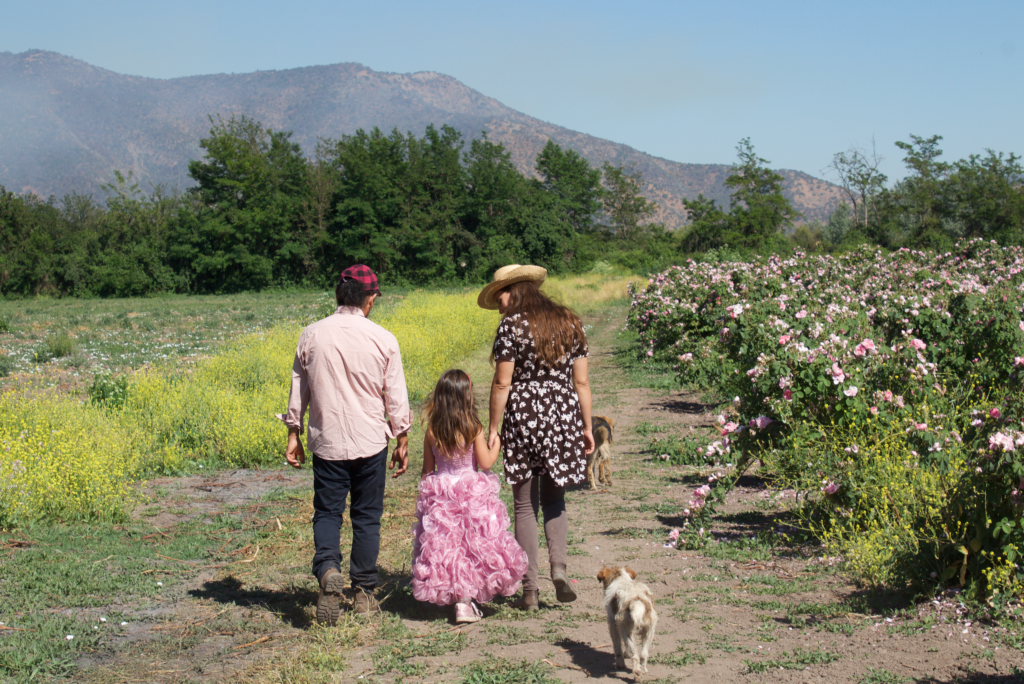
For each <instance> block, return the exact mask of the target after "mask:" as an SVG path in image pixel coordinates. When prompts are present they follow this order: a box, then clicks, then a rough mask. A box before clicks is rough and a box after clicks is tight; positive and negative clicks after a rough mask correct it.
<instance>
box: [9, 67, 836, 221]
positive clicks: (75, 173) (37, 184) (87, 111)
mask: <svg viewBox="0 0 1024 684" xmlns="http://www.w3.org/2000/svg"><path fill="white" fill-rule="evenodd" d="M217 114H220V115H222V116H224V117H227V116H230V115H232V114H244V115H246V116H249V117H251V118H254V119H257V120H259V121H261V122H263V123H264V124H265V125H267V126H269V127H271V128H273V129H275V130H290V131H293V132H294V136H293V139H294V140H295V141H296V142H298V143H299V144H301V145H302V148H303V149H304V150H306V152H307V153H309V152H311V151H312V150H313V149H314V147H315V145H316V141H317V139H318V138H339V137H341V136H342V135H344V134H350V133H353V132H355V131H356V130H357V129H359V128H364V129H367V130H369V129H370V128H372V127H374V126H377V127H379V128H381V129H382V130H384V131H385V132H388V131H390V130H391V129H393V128H398V129H399V130H400V131H402V132H408V131H411V132H413V133H415V134H417V135H422V133H423V131H424V129H425V128H426V126H427V125H428V124H431V123H433V124H435V125H436V126H438V127H440V126H441V125H443V124H448V125H450V126H452V127H454V128H456V129H458V130H459V131H460V132H461V133H462V134H463V136H464V137H465V138H467V139H468V138H470V137H474V136H479V135H480V133H481V132H482V131H487V134H488V136H489V137H490V139H491V140H494V141H498V142H501V143H503V144H504V145H505V147H506V148H507V149H508V150H509V151H510V152H511V154H512V158H513V160H514V161H515V163H516V165H517V166H518V167H519V168H520V169H521V170H522V171H524V172H526V173H532V171H533V165H534V159H535V158H536V156H537V154H538V153H539V152H540V150H541V148H543V146H544V145H545V144H546V142H547V141H548V139H551V140H554V141H555V142H556V143H558V144H559V145H561V146H563V147H568V148H572V149H574V150H576V151H577V152H579V153H580V154H582V155H583V156H584V157H586V158H587V159H588V160H589V161H590V162H591V164H593V165H600V164H601V163H602V162H604V161H610V162H611V163H613V164H624V165H629V164H632V165H635V167H636V168H637V169H639V170H640V171H641V172H642V173H643V177H644V179H645V180H646V181H647V182H648V183H649V188H648V192H647V194H648V196H649V197H650V198H651V199H653V200H654V201H656V202H657V203H658V204H659V205H660V206H661V208H662V210H661V213H660V215H659V216H658V217H657V218H658V219H659V220H661V221H664V222H665V223H666V224H667V225H669V226H675V225H678V224H679V223H681V222H682V221H683V220H684V218H685V211H684V209H683V205H682V201H683V199H686V198H692V197H696V196H697V194H698V193H703V194H704V195H705V196H708V197H714V198H716V199H717V200H719V202H721V203H724V204H727V203H728V198H729V193H728V192H727V190H726V188H725V186H724V184H723V183H724V181H725V178H726V177H727V176H728V175H729V166H728V165H724V164H683V163H678V162H673V161H669V160H667V159H661V158H659V157H654V156H651V155H649V154H645V153H643V152H639V151H637V150H634V149H633V148H631V147H629V146H627V145H620V144H618V143H613V142H611V141H608V140H603V139H601V138H596V137H594V136H591V135H587V134H585V133H578V132H576V131H572V130H569V129H567V128H562V127H561V126H556V125H554V124H550V123H547V122H544V121H541V120H539V119H535V118H533V117H531V116H527V115H526V114H523V113H521V112H517V111H515V110H514V109H511V108H509V107H506V106H505V105H503V104H501V103H500V102H498V101H497V100H495V99H493V98H490V97H487V96H485V95H483V94H481V93H479V92H477V91H475V90H473V89H471V88H468V87H467V86H465V85H463V84H462V83H460V82H459V81H457V80H455V79H454V78H451V77H450V76H445V75H443V74H437V73H433V72H420V73H415V74H392V73H384V72H378V71H373V70H372V69H369V68H367V67H365V66H362V65H360V64H331V65H326V66H313V67H304V68H301V69H288V70H284V71H258V72H255V73H251V74H230V75H229V74H214V75H209V76H189V77H186V78H173V79H166V80H163V79H154V78H142V77H139V76H126V75H123V74H117V73H114V72H112V71H107V70H106V69H101V68H98V67H94V66H92V65H89V64H86V63H85V62H82V61H79V60H76V59H72V58H70V57H65V56H63V55H59V54H57V53H54V52H46V51H40V50H32V51H28V52H23V53H20V54H12V53H10V52H0V185H3V186H5V187H6V188H7V189H8V190H11V191H15V192H34V193H36V194H38V195H42V196H49V195H51V194H55V195H58V196H60V195H62V194H64V193H67V192H71V191H77V192H92V193H96V192H98V191H99V188H100V186H101V185H103V184H104V183H109V182H111V180H112V179H113V172H114V170H115V169H117V170H120V171H122V172H125V173H127V172H128V171H132V172H133V173H134V176H135V178H136V179H138V180H139V181H141V185H142V187H143V188H145V189H147V190H148V189H149V186H151V185H156V184H163V185H164V186H166V187H168V188H185V187H188V186H189V185H190V184H191V181H190V179H189V178H188V162H189V160H190V159H198V158H201V157H202V154H203V151H202V149H201V148H200V147H199V139H200V138H202V137H205V136H206V135H207V134H208V133H209V130H210V122H209V119H208V117H209V116H210V115H217ZM780 173H781V174H782V175H783V176H784V177H785V179H786V191H787V195H788V196H789V198H790V200H791V201H792V202H793V204H794V206H795V207H796V208H797V209H798V210H799V211H801V212H802V213H803V214H804V216H805V217H806V218H808V219H824V218H826V217H827V216H828V214H829V213H830V212H831V211H832V209H833V208H834V207H835V205H836V203H837V202H838V200H839V196H840V195H839V193H840V190H839V188H838V187H836V186H835V185H833V184H831V183H827V182H825V181H822V180H819V179H817V178H814V177H812V176H809V175H808V174H806V173H803V172H800V171H788V170H782V171H780Z"/></svg>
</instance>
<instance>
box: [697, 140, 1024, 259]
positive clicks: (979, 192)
mask: <svg viewBox="0 0 1024 684" xmlns="http://www.w3.org/2000/svg"><path fill="white" fill-rule="evenodd" d="M910 140H911V141H910V142H903V141H898V142H896V147H897V148H898V149H899V150H901V151H902V153H903V154H904V158H903V161H904V163H905V164H906V167H907V176H906V177H905V178H904V179H903V180H900V181H898V182H896V183H893V184H892V185H887V183H888V179H887V178H886V176H885V175H884V174H883V173H882V172H881V171H879V166H880V164H881V161H882V158H881V157H880V156H879V155H878V153H877V152H876V151H875V150H874V149H872V150H871V151H870V152H867V151H864V150H860V149H857V148H852V149H850V150H848V151H846V152H840V153H837V154H836V155H835V156H834V157H833V160H832V163H831V167H830V168H831V171H832V172H833V175H834V176H835V177H836V178H837V180H838V181H839V186H840V187H841V189H842V192H843V195H844V200H845V201H843V202H841V203H840V205H839V206H838V208H837V209H836V210H835V211H833V212H832V214H831V216H830V217H829V219H828V221H827V222H825V223H816V222H803V223H799V224H797V221H798V220H799V219H800V214H799V213H798V212H797V211H795V210H794V208H793V207H792V205H791V204H790V203H789V202H788V201H787V200H786V198H785V197H784V196H783V193H782V177H781V176H780V175H779V174H777V173H775V172H774V171H772V170H771V169H769V168H768V167H767V163H768V162H767V160H765V159H763V158H761V157H758V156H757V154H756V153H755V151H754V148H753V146H752V145H751V143H750V140H749V139H744V140H742V141H741V142H740V144H739V146H738V147H737V152H738V160H737V162H736V164H735V165H734V167H733V173H732V175H730V176H729V178H728V179H727V180H726V185H727V186H728V187H729V188H730V189H731V191H732V193H731V202H730V206H729V207H727V208H725V207H720V206H718V205H717V203H716V202H715V201H714V200H709V199H705V198H704V197H703V196H701V197H698V198H697V199H695V200H688V201H686V202H684V205H685V206H686V209H687V212H688V214H689V218H690V223H689V224H688V226H687V227H686V228H685V229H684V230H682V231H680V233H681V234H680V240H679V244H680V246H681V247H682V249H683V251H685V252H689V253H706V252H708V251H711V252H713V253H719V252H721V250H726V251H730V252H735V253H739V254H741V255H746V254H748V253H750V252H760V253H765V252H786V251H791V250H792V249H794V248H799V249H802V250H804V251H828V252H832V251H837V250H838V251H845V250H848V249H852V248H855V247H857V246H858V245H861V244H872V245H878V246H880V247H882V248H884V249H899V248H901V247H908V248H911V249H934V250H938V251H947V250H948V249H950V248H951V247H952V246H953V245H954V243H955V242H956V241H957V240H959V239H961V238H985V239H991V240H996V241H997V242H998V243H999V244H1001V245H1020V244H1024V168H1022V167H1021V163H1020V161H1021V160H1020V157H1018V156H1016V155H1014V154H1010V155H1004V154H1002V153H996V152H993V151H992V150H987V151H986V154H985V155H971V156H969V157H968V158H967V159H961V160H959V161H956V162H952V163H949V162H944V161H941V159H940V157H941V156H942V150H941V149H939V142H940V141H941V140H942V137H941V136H938V135H934V136H931V137H928V138H922V137H919V136H916V135H911V136H910Z"/></svg>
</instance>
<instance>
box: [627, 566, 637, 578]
mask: <svg viewBox="0 0 1024 684" xmlns="http://www.w3.org/2000/svg"><path fill="white" fill-rule="evenodd" d="M626 572H628V573H629V576H630V577H631V578H633V579H636V572H635V571H634V570H633V568H630V567H627V568H626Z"/></svg>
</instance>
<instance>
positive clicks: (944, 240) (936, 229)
mask: <svg viewBox="0 0 1024 684" xmlns="http://www.w3.org/2000/svg"><path fill="white" fill-rule="evenodd" d="M910 139H911V142H909V143H907V142H902V141H897V142H896V146H897V147H898V148H900V149H901V150H903V151H904V152H905V153H906V156H905V157H904V158H903V162H904V163H905V164H906V165H907V168H908V169H909V171H910V174H909V175H908V176H907V177H906V178H904V179H903V180H902V181H900V182H899V183H897V184H896V185H895V186H894V187H893V188H892V189H891V190H889V191H886V192H884V193H882V195H881V197H880V204H881V206H880V211H879V214H880V216H879V218H880V224H882V226H881V227H883V228H884V229H885V230H886V232H887V233H888V234H889V235H895V236H898V237H899V238H900V239H902V240H903V241H904V242H905V243H907V244H909V245H910V246H912V247H914V248H918V249H923V248H925V247H935V248H945V247H948V246H951V244H952V239H953V238H956V237H959V233H960V230H959V228H958V227H957V226H955V225H954V224H952V223H951V222H950V219H951V218H952V215H951V214H950V212H949V211H948V209H949V207H948V206H947V205H948V199H949V198H948V197H947V196H946V190H947V186H946V180H947V177H948V175H949V172H950V166H949V164H947V163H945V162H940V161H939V157H941V156H942V150H941V149H939V141H941V140H942V136H941V135H933V136H931V137H929V138H922V137H919V136H916V135H911V136H910Z"/></svg>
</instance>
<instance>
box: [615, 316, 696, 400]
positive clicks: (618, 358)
mask: <svg viewBox="0 0 1024 684" xmlns="http://www.w3.org/2000/svg"><path fill="white" fill-rule="evenodd" d="M622 313H623V316H624V315H625V312H624V311H623V312H622ZM617 342H618V344H617V345H616V349H615V364H616V365H617V366H619V367H620V368H621V369H622V370H623V372H624V373H625V374H626V378H627V380H628V382H629V385H630V386H631V387H646V388H648V389H655V390H676V389H679V388H680V387H682V385H681V384H680V383H679V380H678V379H677V377H676V372H675V369H674V368H673V367H672V366H671V365H669V364H667V363H660V362H657V361H645V360H643V359H646V358H647V357H646V356H644V355H643V354H641V353H640V338H639V336H637V334H636V333H634V332H631V331H628V330H623V331H621V332H619V335H618V339H617Z"/></svg>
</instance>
